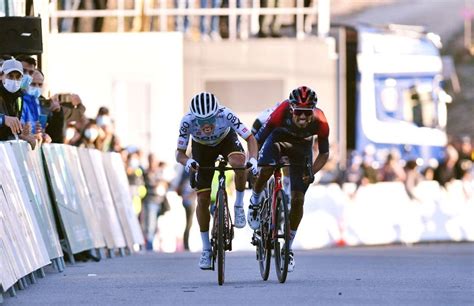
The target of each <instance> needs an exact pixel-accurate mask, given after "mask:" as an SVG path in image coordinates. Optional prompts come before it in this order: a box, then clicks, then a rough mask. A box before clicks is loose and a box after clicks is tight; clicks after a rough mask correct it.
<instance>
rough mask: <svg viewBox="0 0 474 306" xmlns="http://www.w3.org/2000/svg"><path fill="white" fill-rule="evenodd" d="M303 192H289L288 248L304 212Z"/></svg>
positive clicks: (291, 243)
mask: <svg viewBox="0 0 474 306" xmlns="http://www.w3.org/2000/svg"><path fill="white" fill-rule="evenodd" d="M303 204H304V193H303V192H301V191H292V192H291V210H290V249H291V247H292V245H293V240H294V239H295V236H296V231H297V230H298V226H299V225H300V222H301V219H303V213H304V208H303V206H304V205H303Z"/></svg>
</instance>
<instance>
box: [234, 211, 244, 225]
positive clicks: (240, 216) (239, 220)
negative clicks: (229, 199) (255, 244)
mask: <svg viewBox="0 0 474 306" xmlns="http://www.w3.org/2000/svg"><path fill="white" fill-rule="evenodd" d="M234 219H235V220H234V223H235V224H234V225H235V227H236V228H244V227H245V211H244V208H243V207H237V206H235V207H234Z"/></svg>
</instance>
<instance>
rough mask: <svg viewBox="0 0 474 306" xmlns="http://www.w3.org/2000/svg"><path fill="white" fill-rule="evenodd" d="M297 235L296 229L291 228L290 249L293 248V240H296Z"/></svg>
mask: <svg viewBox="0 0 474 306" xmlns="http://www.w3.org/2000/svg"><path fill="white" fill-rule="evenodd" d="M295 236H296V231H294V230H290V242H289V244H290V250H292V249H293V248H292V247H293V240H295Z"/></svg>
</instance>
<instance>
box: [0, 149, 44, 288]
mask: <svg viewBox="0 0 474 306" xmlns="http://www.w3.org/2000/svg"><path fill="white" fill-rule="evenodd" d="M0 161H2V162H1V163H0V173H1V174H2V175H1V176H0V185H1V193H2V194H1V198H2V202H1V207H0V208H1V209H2V210H1V214H2V224H3V227H4V230H3V231H4V232H5V233H6V236H5V237H0V240H1V241H2V244H3V245H9V247H6V248H5V249H7V250H8V249H9V250H10V251H8V252H9V254H10V258H11V261H10V266H11V267H13V271H14V272H15V275H14V278H16V279H20V278H22V277H24V276H25V275H27V274H29V273H31V272H33V271H35V270H37V269H39V268H41V267H43V266H46V265H48V264H49V263H50V261H49V256H48V252H47V250H46V246H45V243H44V241H43V238H42V236H41V234H40V230H39V227H38V223H37V221H36V218H35V217H34V213H33V209H32V207H31V203H30V201H29V199H28V192H27V191H26V187H25V185H24V182H23V181H22V178H21V176H20V175H16V174H17V173H20V171H19V170H18V167H17V165H16V163H15V157H14V154H13V151H12V148H11V146H10V145H9V144H7V143H0ZM7 241H8V242H7ZM5 289H7V288H5Z"/></svg>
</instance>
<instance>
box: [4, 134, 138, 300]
mask: <svg viewBox="0 0 474 306" xmlns="http://www.w3.org/2000/svg"><path fill="white" fill-rule="evenodd" d="M0 173H1V174H2V175H0V301H1V300H2V299H1V298H2V295H1V293H6V292H8V293H9V294H10V295H12V296H14V295H15V294H16V290H22V289H25V288H26V287H28V286H29V285H30V284H34V283H35V282H36V278H37V277H41V278H42V277H44V275H45V273H44V267H45V266H47V265H50V264H52V266H53V267H54V268H55V269H56V270H58V271H59V272H61V271H63V270H64V269H65V261H64V254H66V255H67V256H68V259H69V261H70V263H71V264H74V263H75V261H74V255H75V254H78V253H80V252H84V251H87V252H91V254H93V255H95V256H98V257H99V258H104V257H105V256H107V255H108V256H109V257H113V256H114V254H115V253H119V254H120V255H122V256H123V255H125V253H127V251H128V253H132V252H134V250H136V249H138V248H139V247H140V245H143V244H144V238H143V234H142V232H141V229H140V226H139V223H138V219H137V218H136V216H135V215H134V214H133V210H132V198H131V196H130V194H129V189H128V183H127V181H126V179H127V178H126V174H125V169H124V166H123V164H122V163H121V160H120V156H119V155H118V154H116V153H108V154H105V153H101V152H99V151H97V150H92V149H79V148H76V147H72V146H68V145H59V144H50V145H43V146H42V148H41V149H36V150H31V148H30V146H29V145H28V144H27V143H25V142H22V141H9V142H0ZM126 238H127V239H126ZM105 252H108V254H105Z"/></svg>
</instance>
